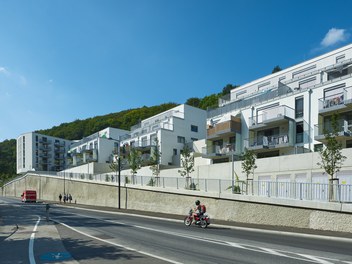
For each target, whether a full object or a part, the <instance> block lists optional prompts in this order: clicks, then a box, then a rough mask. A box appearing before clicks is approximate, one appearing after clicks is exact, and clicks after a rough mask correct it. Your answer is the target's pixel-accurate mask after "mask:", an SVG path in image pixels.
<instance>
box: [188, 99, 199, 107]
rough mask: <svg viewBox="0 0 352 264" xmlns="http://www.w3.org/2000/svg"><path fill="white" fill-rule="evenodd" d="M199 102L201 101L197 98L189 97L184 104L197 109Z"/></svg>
mask: <svg viewBox="0 0 352 264" xmlns="http://www.w3.org/2000/svg"><path fill="white" fill-rule="evenodd" d="M200 101H201V99H200V98H198V97H191V98H188V99H187V101H186V104H187V105H190V106H194V107H199V104H200Z"/></svg>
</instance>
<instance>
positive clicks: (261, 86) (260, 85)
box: [258, 82, 270, 90]
mask: <svg viewBox="0 0 352 264" xmlns="http://www.w3.org/2000/svg"><path fill="white" fill-rule="evenodd" d="M269 84H270V82H266V83H262V84H259V85H258V90H261V89H260V88H263V87H264V86H267V85H269Z"/></svg>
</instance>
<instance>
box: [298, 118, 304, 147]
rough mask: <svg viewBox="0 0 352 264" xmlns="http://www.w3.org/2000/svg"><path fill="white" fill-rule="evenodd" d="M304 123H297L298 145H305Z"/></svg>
mask: <svg viewBox="0 0 352 264" xmlns="http://www.w3.org/2000/svg"><path fill="white" fill-rule="evenodd" d="M303 135H304V134H303V122H298V123H296V143H303Z"/></svg>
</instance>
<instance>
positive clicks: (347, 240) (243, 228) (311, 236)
mask: <svg viewBox="0 0 352 264" xmlns="http://www.w3.org/2000/svg"><path fill="white" fill-rule="evenodd" d="M56 206H57V207H62V208H68V207H66V206H63V205H56ZM69 208H71V209H73V210H83V211H91V212H99V213H105V214H114V215H127V216H133V217H140V218H147V219H158V220H162V221H168V222H174V223H181V222H182V223H183V220H177V219H168V218H163V217H156V216H147V215H138V214H131V213H124V212H112V211H103V210H98V209H91V208H80V207H69ZM55 210H58V211H64V210H60V209H55ZM64 212H66V213H67V211H64ZM211 225H212V226H214V227H221V228H228V229H233V230H241V231H247V232H256V233H263V234H277V235H288V236H295V237H305V238H310V239H311V238H316V239H322V240H328V241H339V242H348V243H351V242H352V238H347V237H333V236H324V235H315V234H304V233H295V232H289V231H277V230H266V229H259V228H251V227H241V226H230V225H219V224H211Z"/></svg>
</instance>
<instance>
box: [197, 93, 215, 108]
mask: <svg viewBox="0 0 352 264" xmlns="http://www.w3.org/2000/svg"><path fill="white" fill-rule="evenodd" d="M218 102H219V95H218V94H212V95H209V96H205V97H204V98H202V100H201V101H200V103H199V108H201V109H204V110H206V109H208V108H215V107H217V106H218Z"/></svg>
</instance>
